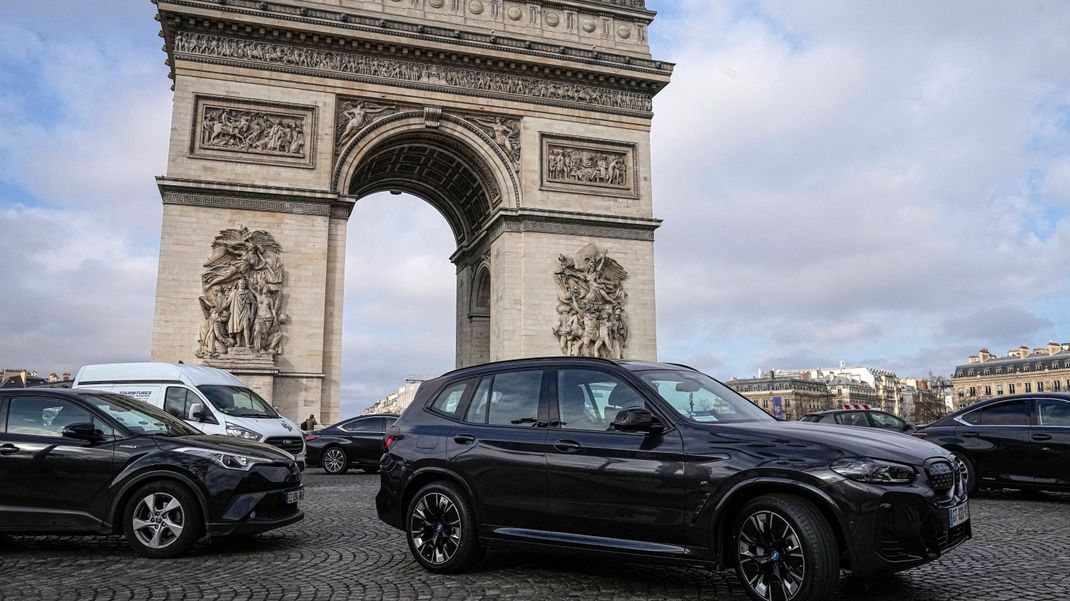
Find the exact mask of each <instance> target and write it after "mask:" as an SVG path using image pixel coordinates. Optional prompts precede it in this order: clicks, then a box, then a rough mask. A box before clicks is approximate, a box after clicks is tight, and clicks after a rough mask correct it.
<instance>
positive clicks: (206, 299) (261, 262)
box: [196, 227, 289, 360]
mask: <svg viewBox="0 0 1070 601" xmlns="http://www.w3.org/2000/svg"><path fill="white" fill-rule="evenodd" d="M281 255H282V247H281V246H280V245H279V243H278V242H276V241H275V238H274V237H273V236H272V235H271V234H269V233H268V232H266V231H264V230H256V231H249V229H248V228H245V227H242V228H239V229H226V230H223V231H221V232H219V235H218V236H216V238H215V241H213V242H212V254H211V256H210V257H209V258H208V261H207V262H205V264H204V269H205V270H204V273H202V274H201V290H202V296H201V297H200V298H199V299H198V302H199V303H200V307H201V312H202V313H203V315H204V321H203V322H202V323H201V328H200V335H199V337H198V339H197V351H196V355H197V357H199V358H201V359H214V358H219V357H227V358H248V359H250V360H262V359H263V358H264V357H273V356H274V355H281V354H282V343H283V331H282V327H283V326H284V325H285V324H286V323H287V321H289V318H288V317H287V316H286V315H285V314H284V313H283V286H284V284H285V281H284V279H285V277H284V272H283V267H282V256H281Z"/></svg>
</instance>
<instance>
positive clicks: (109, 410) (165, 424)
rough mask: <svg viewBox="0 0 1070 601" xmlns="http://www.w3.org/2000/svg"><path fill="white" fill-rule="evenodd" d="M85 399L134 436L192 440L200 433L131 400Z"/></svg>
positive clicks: (93, 396)
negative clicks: (145, 435)
mask: <svg viewBox="0 0 1070 601" xmlns="http://www.w3.org/2000/svg"><path fill="white" fill-rule="evenodd" d="M82 399H83V400H84V401H85V402H86V403H89V404H90V405H92V406H93V407H95V408H96V409H97V410H99V411H103V412H104V413H105V414H106V415H107V416H108V417H110V418H112V419H114V420H115V421H117V422H119V423H120V424H122V426H123V427H124V428H126V429H127V430H129V431H130V432H131V433H133V434H135V435H140V434H149V435H160V436H176V437H177V436H193V435H197V434H200V433H201V431H200V430H198V429H196V428H194V427H193V426H190V425H189V424H187V423H186V422H184V421H182V420H180V419H178V418H176V417H175V416H173V415H171V414H170V413H167V412H166V411H162V410H160V409H157V408H156V407H154V406H152V405H149V404H148V403H144V402H141V401H138V400H135V399H132V398H129V397H125V396H122V395H118V394H110V393H106V392H101V393H94V394H87V395H83V396H82Z"/></svg>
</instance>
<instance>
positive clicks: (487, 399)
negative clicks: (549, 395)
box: [433, 369, 549, 538]
mask: <svg viewBox="0 0 1070 601" xmlns="http://www.w3.org/2000/svg"><path fill="white" fill-rule="evenodd" d="M547 378H548V376H547V370H544V369H525V370H509V371H501V372H497V373H494V374H491V375H486V376H483V377H482V378H475V379H472V380H468V381H465V382H459V383H455V384H452V385H450V386H447V387H446V388H445V389H444V390H443V391H442V392H441V393H440V394H439V397H438V398H437V399H436V401H435V402H434V403H433V407H435V406H441V407H442V410H441V411H442V412H444V413H445V412H447V410H448V409H449V407H450V406H451V405H452V401H451V399H452V398H453V397H454V396H456V395H457V394H458V392H459V390H463V391H464V393H463V398H464V399H465V400H464V403H463V404H460V403H459V404H458V405H457V408H456V410H457V411H458V412H459V414H460V415H462V416H463V417H462V418H461V419H462V420H463V423H462V424H458V425H457V426H456V429H455V430H454V435H453V437H452V438H449V439H448V440H447V441H446V449H447V457H448V459H449V463H450V467H451V469H453V470H454V471H455V472H457V473H458V474H460V475H461V477H462V478H464V480H465V481H466V482H467V483H468V485H469V487H470V488H471V489H472V491H473V493H474V494H475V496H476V506H477V507H478V508H479V512H480V516H479V520H480V522H481V528H482V530H483V534H484V535H486V536H492V537H506V538H507V537H520V538H524V537H525V536H528V535H530V532H531V531H533V530H541V529H545V528H546V527H547V523H548V521H549V520H548V516H547V514H546V432H547V428H546V423H547V421H548V418H547V417H546V415H547V409H546V405H545V400H544V395H545V393H544V391H545V389H546V387H547V386H548V383H547V382H546V380H547ZM443 400H445V402H442V401H443ZM522 531H523V532H522ZM525 533H526V534H525Z"/></svg>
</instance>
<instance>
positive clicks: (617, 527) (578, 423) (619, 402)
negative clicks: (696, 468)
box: [546, 368, 685, 552]
mask: <svg viewBox="0 0 1070 601" xmlns="http://www.w3.org/2000/svg"><path fill="white" fill-rule="evenodd" d="M553 384H554V390H555V391H556V395H555V400H556V403H554V404H553V405H551V408H550V417H551V429H550V431H549V434H550V437H549V439H548V441H547V465H546V469H547V489H548V498H549V512H550V514H551V515H552V516H554V518H553V522H552V523H551V524H550V525H549V528H548V529H551V530H555V531H558V532H560V533H562V534H568V535H581V536H584V537H588V538H583V539H577V538H575V537H574V536H573V538H571V540H572V541H573V542H579V543H581V544H590V545H598V544H608V545H612V546H614V547H627V546H628V545H629V544H638V543H640V542H641V543H647V544H648V543H660V544H662V545H666V547H664V548H660V549H657V548H655V550H661V551H665V552H673V551H676V550H678V549H679V548H682V546H683V544H684V520H685V515H684V494H685V491H684V479H683V472H684V469H683V461H682V458H683V443H682V439H681V437H680V433H679V431H678V430H669V431H667V432H662V433H655V434H652V433H639V432H620V431H617V430H614V429H613V428H612V423H613V419H614V418H615V417H616V415H617V413H618V412H619V411H621V410H622V409H626V408H632V407H646V408H647V409H648V410H650V411H651V412H652V413H654V414H655V415H657V410H656V408H655V407H653V406H652V404H650V403H649V402H647V401H646V399H644V398H643V396H642V395H641V394H640V393H639V392H638V391H637V389H636V387H635V386H633V385H632V384H631V383H629V382H627V381H625V380H623V379H622V378H621V377H619V376H617V375H614V374H611V373H609V372H607V371H602V370H599V369H591V368H574V369H558V370H555V373H554V377H553ZM606 539H613V540H606ZM670 545H671V546H672V548H670V547H669V546H670ZM644 548H647V549H648V550H649V549H651V548H650V547H648V546H646V545H644Z"/></svg>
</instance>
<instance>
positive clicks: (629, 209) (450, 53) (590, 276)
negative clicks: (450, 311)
mask: <svg viewBox="0 0 1070 601" xmlns="http://www.w3.org/2000/svg"><path fill="white" fill-rule="evenodd" d="M156 3H157V5H158V9H159V20H160V23H161V26H162V31H161V36H162V37H163V39H164V50H165V51H166V53H167V64H168V65H169V66H170V68H171V77H172V79H173V80H174V112H173V116H172V125H171V144H170V154H169V158H168V166H167V175H166V176H163V177H160V178H158V183H159V188H160V193H161V195H162V197H163V203H164V211H163V228H162V236H161V244H160V264H159V280H158V284H157V293H156V313H155V322H154V326H153V344H152V356H153V359H154V360H159V361H179V360H181V361H184V362H186V363H204V364H209V365H214V366H219V367H223V368H225V369H229V370H231V371H233V372H235V373H237V374H238V375H239V376H241V377H242V378H243V379H245V380H246V381H248V382H249V383H250V385H252V386H253V387H254V388H256V389H257V390H258V391H259V392H261V393H262V394H263V395H264V396H265V397H266V398H268V399H269V400H270V401H272V402H273V403H274V404H275V405H276V406H278V407H280V409H282V410H283V412H284V413H285V414H287V415H288V416H290V417H293V418H300V417H304V416H307V415H308V414H310V413H314V414H316V415H317V416H318V417H319V419H320V421H322V422H324V423H332V422H333V421H334V420H336V419H337V418H338V416H339V415H338V414H339V402H340V399H339V394H340V375H341V364H342V361H343V357H342V355H341V349H342V300H343V299H342V294H343V288H344V286H343V278H344V273H345V271H344V260H345V245H346V224H347V220H348V218H349V215H350V212H351V210H352V208H353V205H354V203H355V202H357V201H358V200H359V199H360V198H362V197H364V196H366V195H368V194H372V193H375V192H383V191H391V192H396V193H401V192H406V193H410V194H413V195H415V196H418V197H420V198H422V199H424V200H425V201H427V202H428V203H430V204H431V205H433V206H434V207H435V208H436V209H437V210H438V211H439V212H440V213H442V215H443V216H444V217H445V218H446V220H447V222H448V223H449V225H450V227H451V228H452V230H453V233H454V236H455V237H456V240H457V250H456V252H455V253H454V254H453V255H452V257H451V260H452V261H453V263H454V264H455V265H456V267H457V363H458V365H461V366H463V365H470V364H474V363H480V362H485V361H492V360H499V359H508V358H515V357H525V356H543V355H560V354H572V355H593V356H603V357H625V358H635V359H653V358H655V355H656V338H655V319H654V230H655V229H656V228H657V227H658V224H659V221H658V220H656V219H654V217H653V212H652V206H651V185H650V176H649V173H650V143H649V137H650V125H651V117H652V113H651V102H652V99H653V97H654V95H655V94H657V93H658V91H660V90H661V89H662V88H663V87H664V86H666V85H667V84H668V82H669V78H670V75H671V73H672V65H671V64H668V63H663V62H660V61H657V60H654V59H653V58H651V56H650V50H649V44H648V40H647V29H648V27H649V26H650V23H651V21H652V20H653V18H654V13H653V12H651V11H649V10H647V9H646V7H645V5H644V0H526V1H510V0H267V1H261V0H157V2H156ZM384 252H386V249H384ZM373 286H374V282H369V289H370V288H372V287H373Z"/></svg>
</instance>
